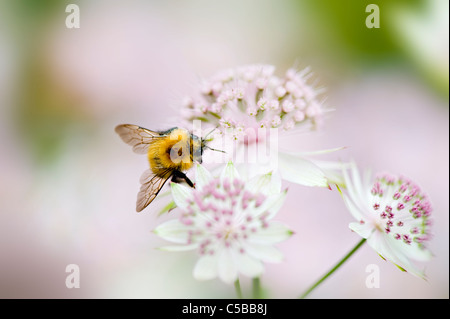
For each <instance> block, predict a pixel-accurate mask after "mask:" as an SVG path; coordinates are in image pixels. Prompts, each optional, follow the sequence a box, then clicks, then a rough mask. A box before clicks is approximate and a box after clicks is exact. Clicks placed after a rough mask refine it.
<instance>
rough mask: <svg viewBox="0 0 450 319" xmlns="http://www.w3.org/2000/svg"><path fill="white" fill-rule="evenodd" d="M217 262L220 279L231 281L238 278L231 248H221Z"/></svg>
mask: <svg viewBox="0 0 450 319" xmlns="http://www.w3.org/2000/svg"><path fill="white" fill-rule="evenodd" d="M218 262H219V265H218V269H219V277H220V279H222V281H223V282H226V283H233V282H234V281H235V280H236V279H237V278H238V271H237V265H236V261H235V260H234V258H233V254H232V253H231V250H230V249H228V248H226V249H223V250H222V251H221V252H220V254H219V258H218Z"/></svg>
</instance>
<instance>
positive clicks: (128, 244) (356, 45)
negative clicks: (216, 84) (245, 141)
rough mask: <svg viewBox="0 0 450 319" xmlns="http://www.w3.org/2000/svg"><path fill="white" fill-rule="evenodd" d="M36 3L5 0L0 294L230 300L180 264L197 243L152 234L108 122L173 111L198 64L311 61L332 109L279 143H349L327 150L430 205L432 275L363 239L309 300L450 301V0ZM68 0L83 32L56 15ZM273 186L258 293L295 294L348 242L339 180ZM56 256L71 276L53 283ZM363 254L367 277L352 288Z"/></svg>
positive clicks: (229, 291)
mask: <svg viewBox="0 0 450 319" xmlns="http://www.w3.org/2000/svg"><path fill="white" fill-rule="evenodd" d="M32 3H33V2H32V1H27V0H21V1H16V2H11V3H4V2H3V3H1V4H0V141H1V145H2V149H3V150H2V155H1V156H0V174H1V182H0V196H1V197H0V200H1V202H0V204H1V207H2V208H1V213H0V254H1V258H0V297H1V298H234V297H235V294H234V288H233V287H232V286H227V285H225V284H223V283H222V282H219V281H218V280H217V281H216V280H213V281H208V282H198V281H195V280H194V279H193V278H192V274H191V273H192V269H193V266H194V263H195V260H196V256H195V254H193V253H189V252H183V253H167V252H161V251H158V250H156V249H155V248H156V247H159V246H161V245H163V244H165V242H164V241H163V240H161V239H159V238H158V237H157V236H156V235H154V234H153V233H151V230H152V229H154V228H155V227H156V226H157V225H158V224H160V223H161V222H163V221H164V220H166V219H167V218H171V217H170V216H166V215H165V216H162V217H158V216H157V214H156V213H155V212H157V211H158V209H160V208H162V207H163V205H164V200H161V201H155V202H154V203H152V205H151V206H150V208H148V209H146V210H145V211H143V212H142V213H140V214H137V213H136V212H135V209H134V205H135V198H136V194H137V191H138V188H139V176H140V174H141V173H142V172H143V171H144V170H145V169H146V165H147V163H146V158H145V156H139V155H136V154H134V153H133V152H132V151H131V149H130V148H129V147H128V146H127V145H125V144H124V143H123V142H122V141H121V140H120V139H119V137H118V136H117V135H116V134H115V132H114V127H115V126H116V125H117V124H121V123H133V124H138V125H141V126H143V127H147V128H150V129H154V130H159V129H166V128H168V127H171V125H177V122H178V115H179V107H180V105H181V103H182V100H183V97H184V96H186V95H189V94H190V93H191V92H192V90H194V89H195V87H196V85H197V84H198V83H199V80H200V79H201V78H202V77H208V76H210V75H212V74H213V73H214V72H216V71H218V70H220V69H224V68H228V67H234V66H239V65H242V64H249V63H268V64H273V65H275V66H276V67H277V69H276V73H278V74H279V75H281V74H282V73H284V72H285V71H286V70H287V69H288V68H289V67H292V66H298V67H299V68H303V67H306V66H310V67H311V69H312V71H313V73H314V78H315V79H317V81H318V84H319V85H320V86H324V87H326V88H327V92H326V97H327V99H326V104H327V105H328V106H329V107H330V108H333V109H334V111H333V112H332V113H331V114H330V115H329V117H328V118H327V120H326V122H325V125H324V127H323V129H322V130H321V131H319V132H317V133H314V134H306V135H304V136H303V137H302V138H300V139H295V140H293V141H292V144H291V146H290V147H292V149H295V150H320V149H326V148H334V147H338V146H346V147H347V148H346V149H345V150H343V151H340V152H338V153H333V154H329V155H327V156H325V157H323V159H330V160H350V159H354V160H355V161H356V162H357V163H358V164H359V166H360V167H361V168H363V169H364V168H371V169H372V171H373V172H380V171H388V172H391V173H394V174H404V175H406V176H408V177H410V178H411V179H413V180H414V181H416V182H417V183H418V184H419V185H421V187H422V188H423V189H424V190H425V191H426V192H427V193H428V195H429V197H430V198H431V201H432V203H433V207H434V211H433V219H434V226H433V230H434V231H433V232H434V238H433V240H432V241H431V243H430V249H431V250H432V252H433V253H434V258H433V259H432V260H431V261H430V262H428V263H426V264H424V266H426V274H427V276H428V281H423V280H421V279H418V278H416V277H413V276H412V275H410V274H407V273H402V272H400V271H399V270H398V269H397V268H396V267H395V266H394V265H393V264H391V263H389V262H385V261H383V260H382V259H381V258H380V257H379V256H378V255H377V254H376V252H374V251H373V250H372V249H371V248H370V247H369V246H368V245H365V246H363V247H362V248H361V249H360V250H359V251H358V252H357V253H356V254H355V255H354V256H353V257H352V258H351V259H350V260H349V261H348V262H347V263H346V264H345V265H344V266H343V267H342V268H341V269H339V271H338V272H336V273H335V274H334V275H333V276H332V277H331V278H329V279H327V280H326V281H325V282H324V283H323V284H322V285H321V286H320V287H318V288H317V289H316V290H315V291H314V292H313V293H312V294H311V295H310V297H311V298H448V291H449V264H448V260H449V245H448V243H449V219H448V216H449V196H448V194H449V179H448V176H449V165H448V164H449V146H448V145H449V114H448V2H447V1H445V0H435V1H428V2H425V1H410V2H408V1H393V2H390V3H389V4H386V3H384V2H383V4H380V12H381V15H382V16H381V19H382V20H381V27H380V29H379V30H373V29H367V28H366V26H365V18H366V16H367V13H366V12H365V6H366V5H367V4H368V3H370V2H367V4H366V3H365V2H364V1H349V0H347V1H342V2H339V3H341V5H336V2H333V1H330V0H321V1H315V2H314V3H315V4H311V2H309V3H308V2H306V1H303V2H302V1H285V2H283V3H280V2H277V1H273V0H263V1H255V0H253V1H246V2H245V3H242V2H240V1H234V0H233V1H227V2H222V3H220V4H219V3H218V2H209V1H200V0H196V1H189V2H186V1H165V2H164V3H162V2H157V1H137V0H135V1H100V0H96V1H71V2H67V3H65V2H64V1H61V2H59V3H58V4H54V3H53V2H51V1H42V2H39V3H40V4H32ZM68 3H77V4H79V7H80V10H81V20H80V22H81V27H80V28H79V29H67V28H66V26H65V19H66V16H67V13H66V12H65V6H66V4H68ZM354 26H356V27H354ZM424 47H426V48H430V49H429V50H427V49H426V48H424ZM285 186H286V187H289V196H288V197H287V201H286V203H285V205H284V206H283V208H282V210H281V211H280V213H279V215H278V216H277V219H278V220H281V221H284V222H285V223H287V224H288V225H290V227H291V228H292V229H293V230H294V231H295V235H294V236H292V237H291V238H290V239H289V240H287V241H286V242H283V243H281V244H279V245H278V247H279V248H280V249H281V250H282V251H283V253H284V255H285V261H284V262H283V263H281V264H267V265H266V272H265V274H264V275H263V277H262V278H261V279H262V285H263V287H264V288H265V289H266V293H267V296H268V297H269V298H296V297H298V296H299V295H300V294H301V293H302V292H303V291H304V290H305V289H306V288H308V287H309V285H311V284H312V283H313V282H314V281H316V280H317V279H318V278H319V277H320V276H321V275H323V274H324V273H325V272H326V271H327V270H328V269H329V268H330V267H332V266H333V265H334V264H335V263H336V262H337V261H338V260H340V258H342V257H343V256H344V255H345V254H346V253H347V252H348V251H349V250H350V249H351V248H353V246H354V245H356V243H357V242H358V241H359V240H360V238H359V237H358V236H357V235H356V234H354V233H352V232H351V231H350V230H349V228H348V224H349V223H350V222H352V221H353V219H352V216H351V215H350V213H349V212H347V211H346V208H345V206H344V204H343V202H342V200H341V198H340V196H339V193H338V192H337V191H336V190H333V191H330V190H328V189H318V188H307V187H302V186H299V185H293V184H286V185H285ZM68 264H77V265H78V266H79V267H80V288H78V289H68V288H67V287H66V285H65V280H66V276H67V275H68V274H67V273H66V272H65V269H66V266H67V265H68ZM370 264H375V265H378V266H379V268H380V287H379V288H372V289H369V288H367V287H366V285H365V280H366V277H367V276H368V273H366V267H367V266H368V265H370ZM249 284H250V280H249V279H243V280H242V285H243V288H244V294H245V293H248V292H249V291H250V286H249Z"/></svg>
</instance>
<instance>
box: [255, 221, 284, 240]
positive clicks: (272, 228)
mask: <svg viewBox="0 0 450 319" xmlns="http://www.w3.org/2000/svg"><path fill="white" fill-rule="evenodd" d="M292 234H293V232H292V231H291V230H290V229H289V228H287V227H286V226H285V225H284V224H282V223H280V222H275V221H270V222H269V226H268V227H267V228H261V229H258V231H257V232H256V233H254V234H251V235H249V237H248V242H249V243H254V244H265V245H268V244H276V243H279V242H282V241H284V240H286V239H288V238H289V237H290V236H291V235H292Z"/></svg>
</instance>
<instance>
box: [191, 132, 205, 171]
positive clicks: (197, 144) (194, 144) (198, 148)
mask: <svg viewBox="0 0 450 319" xmlns="http://www.w3.org/2000/svg"><path fill="white" fill-rule="evenodd" d="M205 147H206V140H204V139H201V138H199V137H198V136H196V135H192V138H191V154H192V160H193V161H194V162H198V163H200V164H201V163H202V155H203V149H204V148H205Z"/></svg>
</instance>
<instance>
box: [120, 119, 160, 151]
mask: <svg viewBox="0 0 450 319" xmlns="http://www.w3.org/2000/svg"><path fill="white" fill-rule="evenodd" d="M115 131H116V133H117V134H119V136H120V137H121V138H122V140H123V141H124V142H125V143H127V144H128V145H131V146H133V151H135V152H136V153H138V154H147V152H148V147H149V146H150V142H151V141H152V140H153V139H154V138H158V137H161V135H160V134H159V133H158V132H154V131H150V130H148V129H146V128H143V127H140V126H137V125H133V124H121V125H117V126H116V129H115Z"/></svg>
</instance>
